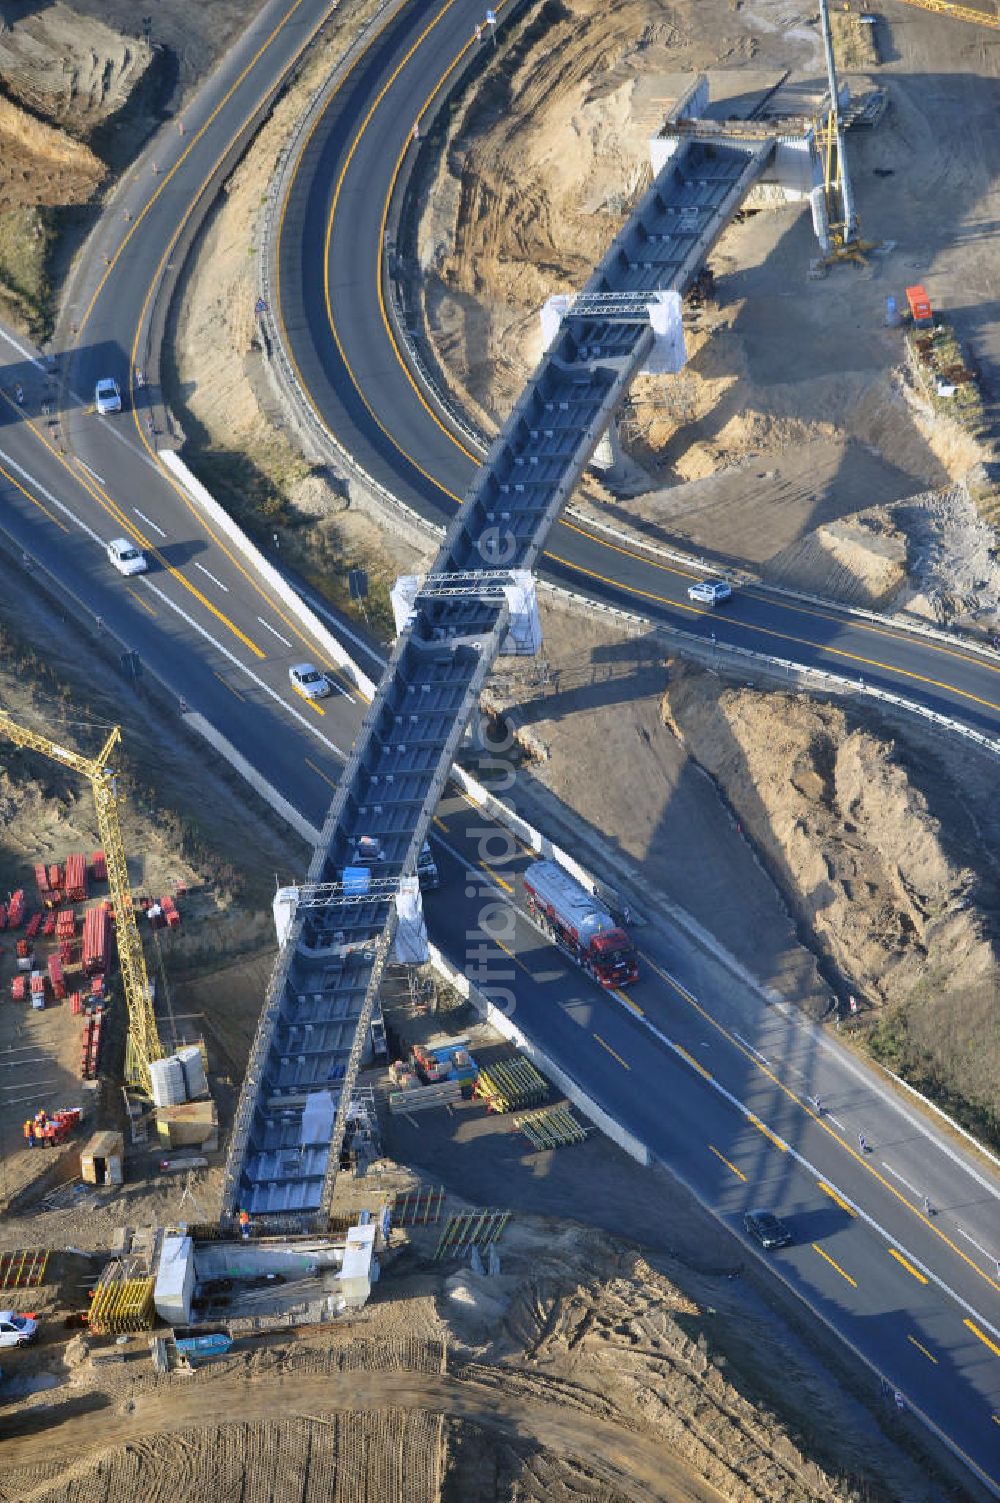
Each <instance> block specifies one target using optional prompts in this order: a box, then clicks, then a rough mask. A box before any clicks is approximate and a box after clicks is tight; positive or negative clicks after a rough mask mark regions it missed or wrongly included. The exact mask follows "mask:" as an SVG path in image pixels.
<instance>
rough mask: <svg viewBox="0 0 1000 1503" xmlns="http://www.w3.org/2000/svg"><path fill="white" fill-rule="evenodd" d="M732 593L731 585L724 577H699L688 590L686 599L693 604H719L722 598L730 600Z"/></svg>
mask: <svg viewBox="0 0 1000 1503" xmlns="http://www.w3.org/2000/svg"><path fill="white" fill-rule="evenodd" d="M732 595H733V587H732V585H731V584H727V583H726V581H725V580H724V579H700V580H699V581H698V583H697V584H693V585H691V587H690V588H689V590H688V599H689V600H693V601H694V603H695V605H708V606H716V605H721V604H722V603H723V601H724V600H731V599H732Z"/></svg>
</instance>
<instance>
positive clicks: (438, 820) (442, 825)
mask: <svg viewBox="0 0 1000 1503" xmlns="http://www.w3.org/2000/svg"><path fill="white" fill-rule="evenodd" d="M434 823H435V824H436V825H437V827H438V829H439V830H443V831H444V833H445V834H446V835H447V833H448V826H447V825H446V824H445V822H444V820H443V819H442V818H441V816H440V814H435V815H434Z"/></svg>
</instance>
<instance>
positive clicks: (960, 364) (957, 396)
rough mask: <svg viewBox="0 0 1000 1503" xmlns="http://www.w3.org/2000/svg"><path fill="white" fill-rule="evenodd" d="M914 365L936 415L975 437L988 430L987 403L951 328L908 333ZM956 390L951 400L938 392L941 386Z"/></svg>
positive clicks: (952, 391)
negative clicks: (984, 405)
mask: <svg viewBox="0 0 1000 1503" xmlns="http://www.w3.org/2000/svg"><path fill="white" fill-rule="evenodd" d="M906 343H907V349H908V352H909V355H910V363H911V365H912V367H913V370H914V371H915V372H916V376H917V381H918V383H919V386H920V389H921V391H922V392H923V394H924V396H925V397H926V398H927V400H928V402H930V404H931V406H932V407H933V408H934V411H935V412H938V413H940V414H941V415H942V416H943V417H950V418H951V419H952V421H953V422H955V423H958V425H959V427H961V428H964V429H965V430H966V432H967V433H971V434H973V436H975V435H977V434H979V433H981V432H982V431H983V428H984V427H985V426H986V414H985V412H984V410H983V399H982V396H981V394H980V391H979V384H978V382H977V381H976V379H975V375H974V373H973V372H972V371H970V370H969V369H968V367H967V366H966V363H965V355H964V352H963V350H962V346H961V344H960V343H959V341H958V338H957V336H956V334H955V331H954V329H953V328H952V327H951V325H950V324H945V323H938V324H937V325H936V326H935V327H934V328H933V329H927V330H924V329H915V328H911V329H908V330H907V334H906ZM939 382H940V383H941V384H942V385H943V386H944V387H945V388H946V389H949V388H953V390H951V395H950V396H944V395H943V394H942V393H941V392H940V391H939V390H938V383H939Z"/></svg>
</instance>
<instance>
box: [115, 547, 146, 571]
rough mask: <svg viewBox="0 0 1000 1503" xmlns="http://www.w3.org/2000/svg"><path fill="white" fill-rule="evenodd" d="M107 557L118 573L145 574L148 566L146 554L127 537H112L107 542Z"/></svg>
mask: <svg viewBox="0 0 1000 1503" xmlns="http://www.w3.org/2000/svg"><path fill="white" fill-rule="evenodd" d="M108 559H109V560H110V562H111V563H112V564H113V565H114V567H115V568H116V569H117V570H118V573H119V574H145V572H146V570H147V569H148V568H149V565H148V563H147V562H146V555H145V554H144V553H143V552H142V550H141V548H137V547H136V546H135V544H134V543H133V542H131V541H130V540H129V539H128V538H113V539H112V540H111V542H110V543H109V544H108Z"/></svg>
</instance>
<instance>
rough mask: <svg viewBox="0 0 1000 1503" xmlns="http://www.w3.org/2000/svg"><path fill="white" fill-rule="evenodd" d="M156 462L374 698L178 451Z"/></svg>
mask: <svg viewBox="0 0 1000 1503" xmlns="http://www.w3.org/2000/svg"><path fill="white" fill-rule="evenodd" d="M157 458H158V459H159V461H160V463H161V464H162V465H164V466H165V467H166V469H168V470H169V471H170V473H171V474H172V475H173V476H174V478H175V479H176V480H177V481H178V482H179V483H180V485H182V486H183V488H184V490H185V491H187V493H188V495H189V496H190V497H191V500H192V501H193V502H194V503H195V505H196V506H199V507H200V508H201V510H202V511H203V512H205V514H206V516H208V517H209V518H210V520H211V521H212V522H214V524H215V526H216V527H219V528H221V529H222V531H223V532H224V533H225V534H226V536H227V537H228V538H229V540H230V542H232V543H234V544H235V546H236V547H237V548H238V549H239V550H240V552H241V553H242V554H243V556H244V557H245V558H246V559H247V560H248V561H249V562H250V563H251V564H252V565H253V567H254V569H256V571H257V573H258V574H259V575H260V577H261V578H262V579H263V580H265V581H266V582H267V584H268V586H269V587H270V588H271V589H272V590H273V591H274V593H275V594H276V595H277V596H278V597H279V598H280V599H281V600H283V601H284V603H285V605H286V606H287V607H288V609H289V610H290V611H291V612H292V614H293V615H295V616H298V618H299V621H300V622H301V623H302V625H303V626H304V627H305V628H306V630H307V631H309V632H311V634H312V635H313V636H314V637H315V639H316V641H317V642H318V643H319V645H320V646H321V647H322V648H323V650H324V652H326V653H327V654H328V655H329V656H330V657H331V658H332V659H333V661H334V662H335V663H336V664H337V666H338V667H339V668H343V669H344V671H345V672H346V673H348V674H350V676H351V678H352V679H353V680H354V683H355V686H356V687H357V689H358V690H359V691H360V692H361V693H362V694H363V695H364V696H365V697H366V698H367V699H374V697H375V688H376V685H375V683H374V681H373V680H372V679H370V678H369V677H368V675H367V673H365V672H364V671H363V669H362V668H361V667H360V666H359V665H358V664H357V663H356V662H355V661H354V659H353V658H352V657H351V655H350V653H348V651H347V649H346V648H345V647H344V646H343V644H342V643H341V642H340V641H339V640H338V639H337V638H336V637H335V636H334V635H333V633H332V632H331V631H330V629H329V627H327V626H324V624H323V622H322V621H321V620H320V619H319V617H318V616H317V615H316V613H315V611H313V610H312V609H311V607H310V606H308V605H307V604H306V602H305V601H304V600H303V599H302V596H301V595H300V594H299V593H298V591H297V590H295V589H293V588H292V586H291V585H290V584H289V583H288V581H287V580H286V579H285V578H284V576H283V575H282V574H281V573H280V572H279V571H278V570H277V569H276V568H275V567H274V565H273V564H272V563H269V561H268V560H267V559H266V558H265V557H264V555H263V554H262V553H261V551H260V549H259V548H258V547H257V545H256V543H254V542H253V541H252V540H251V539H250V537H249V536H248V535H247V533H245V532H244V531H243V529H242V527H240V526H238V524H237V523H236V522H235V521H234V520H233V518H232V517H231V516H230V515H229V513H228V512H227V511H226V509H225V507H223V506H220V505H219V503H218V501H216V499H215V497H214V496H213V495H212V494H211V492H210V491H208V490H207V488H206V487H205V486H204V485H202V483H201V481H200V480H199V479H198V477H197V475H193V474H192V473H191V471H190V470H189V469H188V467H187V465H186V464H185V463H184V461H183V459H182V458H181V457H180V455H179V454H177V453H175V452H174V450H173V449H161V450H160V451H159V453H158V455H157Z"/></svg>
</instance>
